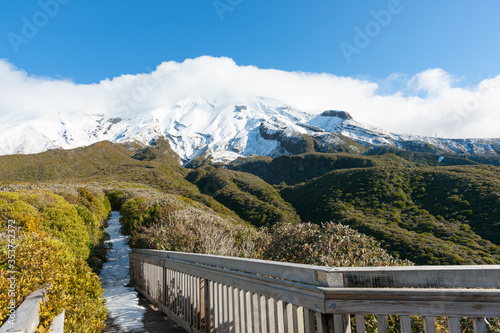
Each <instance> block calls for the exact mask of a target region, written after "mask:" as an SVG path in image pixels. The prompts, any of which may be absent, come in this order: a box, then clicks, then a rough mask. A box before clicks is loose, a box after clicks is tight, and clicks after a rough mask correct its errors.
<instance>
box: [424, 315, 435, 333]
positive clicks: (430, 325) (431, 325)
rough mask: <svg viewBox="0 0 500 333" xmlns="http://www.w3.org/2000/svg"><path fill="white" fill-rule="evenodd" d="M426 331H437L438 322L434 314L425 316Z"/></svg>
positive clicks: (430, 332)
mask: <svg viewBox="0 0 500 333" xmlns="http://www.w3.org/2000/svg"><path fill="white" fill-rule="evenodd" d="M424 332H425V333H436V322H435V320H434V317H433V316H427V317H424Z"/></svg>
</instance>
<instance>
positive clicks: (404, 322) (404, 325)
mask: <svg viewBox="0 0 500 333" xmlns="http://www.w3.org/2000/svg"><path fill="white" fill-rule="evenodd" d="M399 321H400V323H401V333H411V319H410V316H400V317H399ZM450 333H452V332H450Z"/></svg>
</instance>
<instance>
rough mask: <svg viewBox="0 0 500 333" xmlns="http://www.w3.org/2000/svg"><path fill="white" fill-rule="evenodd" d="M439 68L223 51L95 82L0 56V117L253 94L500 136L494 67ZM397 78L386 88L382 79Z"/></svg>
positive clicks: (452, 131)
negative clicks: (278, 64)
mask: <svg viewBox="0 0 500 333" xmlns="http://www.w3.org/2000/svg"><path fill="white" fill-rule="evenodd" d="M458 83H459V80H458V79H457V78H454V77H453V75H452V74H450V73H447V72H446V71H444V70H442V69H429V70H426V71H423V72H421V73H418V74H415V75H413V76H410V77H407V76H402V75H396V74H395V75H392V76H390V77H389V78H387V79H385V80H382V81H379V82H370V81H368V80H363V79H359V78H350V77H339V76H335V75H331V74H315V73H301V72H285V71H280V70H274V69H259V68H257V67H254V66H238V65H237V64H236V63H235V62H234V61H233V60H232V59H229V58H214V57H208V56H204V57H199V58H196V59H188V60H185V61H184V62H182V63H177V62H173V61H170V62H164V63H162V64H160V65H159V66H158V67H157V68H156V69H155V70H153V71H152V72H151V73H145V74H136V75H122V76H120V77H116V78H113V79H106V80H102V81H101V82H99V83H94V84H75V83H73V82H71V81H69V80H60V79H53V78H44V77H34V76H30V75H29V74H28V73H26V72H24V71H22V70H20V69H17V68H15V67H14V66H13V65H12V64H10V63H9V62H7V61H5V60H0V121H1V122H2V123H4V124H6V123H11V124H19V123H22V122H24V121H31V122H32V121H34V120H37V119H40V120H41V121H43V119H45V118H47V117H48V118H51V117H53V115H54V114H61V115H66V116H71V115H75V116H76V117H78V116H82V115H96V114H98V115H104V116H106V117H122V118H127V117H135V116H137V115H140V114H143V113H147V112H151V111H154V110H162V111H161V112H169V110H171V109H174V108H175V107H176V105H177V104H178V103H179V101H182V100H183V99H187V98H191V97H193V96H199V97H203V98H205V99H207V100H209V101H213V102H214V103H218V102H223V101H224V100H225V99H230V100H235V99H236V100H237V99H238V98H241V99H242V100H248V99H251V98H252V97H258V98H266V99H271V100H276V101H277V102H280V103H283V104H286V105H289V106H291V107H294V108H297V109H300V110H303V111H305V112H309V113H320V112H322V111H324V110H328V109H338V110H346V111H348V112H349V113H350V114H351V115H352V116H353V117H354V119H356V120H358V121H361V122H365V123H370V124H372V125H376V126H379V127H382V128H384V129H385V130H388V131H391V132H395V133H408V134H419V135H428V136H434V135H437V136H441V137H453V138H466V137H482V138H487V137H500V131H499V130H498V124H499V123H500V112H499V111H500V75H499V76H496V77H494V78H492V79H485V80H483V81H482V82H480V83H479V84H478V85H476V86H473V87H459V86H458ZM386 86H395V87H396V88H395V89H391V91H390V92H389V93H387V92H384V87H386Z"/></svg>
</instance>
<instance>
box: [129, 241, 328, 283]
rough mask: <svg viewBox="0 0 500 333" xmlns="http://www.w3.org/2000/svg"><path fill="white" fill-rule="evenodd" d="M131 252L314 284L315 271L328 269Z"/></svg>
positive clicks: (268, 262) (211, 256)
mask: <svg viewBox="0 0 500 333" xmlns="http://www.w3.org/2000/svg"><path fill="white" fill-rule="evenodd" d="M133 254H145V255H151V256H157V257H162V258H167V259H175V260H178V261H184V262H190V263H198V264H203V265H208V266H214V267H225V268H227V269H231V270H236V271H241V272H247V273H253V274H262V275H269V276H273V277H278V278H281V279H285V280H290V281H296V282H303V283H308V284H316V285H317V284H318V280H317V272H326V271H328V269H329V268H328V267H321V266H314V265H303V264H291V263H285V262H276V261H268V260H258V259H246V258H239V257H226V256H215V255H204V254H196V253H183V252H172V251H160V250H146V249H133V253H131V255H133Z"/></svg>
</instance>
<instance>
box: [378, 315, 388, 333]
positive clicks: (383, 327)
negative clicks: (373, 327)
mask: <svg viewBox="0 0 500 333" xmlns="http://www.w3.org/2000/svg"><path fill="white" fill-rule="evenodd" d="M377 322H378V332H379V333H387V316H386V315H377Z"/></svg>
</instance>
